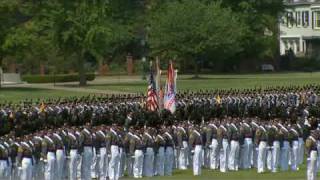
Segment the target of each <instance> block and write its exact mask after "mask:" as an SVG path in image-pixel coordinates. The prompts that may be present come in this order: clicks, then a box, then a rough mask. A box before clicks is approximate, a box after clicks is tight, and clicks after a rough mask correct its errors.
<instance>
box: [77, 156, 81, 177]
mask: <svg viewBox="0 0 320 180" xmlns="http://www.w3.org/2000/svg"><path fill="white" fill-rule="evenodd" d="M81 168H82V156H81V155H80V154H78V155H77V178H78V179H81Z"/></svg>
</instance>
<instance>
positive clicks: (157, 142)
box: [155, 134, 166, 176]
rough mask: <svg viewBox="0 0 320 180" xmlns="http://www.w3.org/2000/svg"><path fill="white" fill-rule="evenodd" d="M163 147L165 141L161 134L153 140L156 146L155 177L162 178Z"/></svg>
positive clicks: (163, 164)
mask: <svg viewBox="0 0 320 180" xmlns="http://www.w3.org/2000/svg"><path fill="white" fill-rule="evenodd" d="M165 145H166V141H165V139H164V138H163V137H162V135H161V134H158V135H157V136H156V138H155V146H156V151H157V153H156V173H155V174H156V175H159V176H164V166H165Z"/></svg>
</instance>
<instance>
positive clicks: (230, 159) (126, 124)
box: [0, 85, 320, 180]
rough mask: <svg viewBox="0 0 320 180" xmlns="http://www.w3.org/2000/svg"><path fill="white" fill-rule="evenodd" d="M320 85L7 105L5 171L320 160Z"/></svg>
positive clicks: (83, 172) (278, 166) (111, 174)
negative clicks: (160, 102)
mask: <svg viewBox="0 0 320 180" xmlns="http://www.w3.org/2000/svg"><path fill="white" fill-rule="evenodd" d="M319 89H320V88H319V87H318V86H316V85H308V86H303V87H276V88H266V89H259V88H258V89H247V90H217V91H199V92H181V93H179V94H177V96H176V97H177V101H176V111H175V113H173V114H172V113H171V112H170V111H167V110H161V111H160V112H150V111H148V110H147V109H146V104H145V98H146V97H144V96H143V95H140V94H136V95H117V96H116V95H112V96H106V95H103V96H88V97H82V98H59V99H50V100H46V101H43V102H40V101H27V100H26V101H24V102H22V103H20V104H18V105H17V104H12V103H5V104H2V105H0V135H1V137H0V179H14V180H15V179H22V180H30V179H35V180H36V179H48V180H51V179H52V180H56V179H85V180H86V179H112V180H113V179H119V178H121V177H123V176H124V175H126V176H128V177H134V178H141V177H152V176H171V175H172V173H173V170H174V169H180V170H186V169H192V170H193V174H194V175H196V176H197V175H201V170H202V169H203V168H206V169H212V170H219V171H220V172H222V173H225V172H228V171H238V170H242V169H251V168H256V170H257V173H264V172H268V171H269V172H273V173H276V172H278V171H288V170H291V171H298V170H299V168H300V167H301V165H302V164H303V163H304V156H305V154H307V157H308V158H307V169H308V170H307V177H308V179H310V180H314V179H316V174H317V172H318V169H319V168H320V156H319V152H320V131H319V130H318V128H319V127H318V124H320V121H319V117H320V113H319V100H318V95H317V94H319Z"/></svg>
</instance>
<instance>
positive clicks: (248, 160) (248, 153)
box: [242, 138, 252, 169]
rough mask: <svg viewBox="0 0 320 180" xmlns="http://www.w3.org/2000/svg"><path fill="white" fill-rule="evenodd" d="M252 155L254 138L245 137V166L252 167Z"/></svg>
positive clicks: (246, 167)
mask: <svg viewBox="0 0 320 180" xmlns="http://www.w3.org/2000/svg"><path fill="white" fill-rule="evenodd" d="M251 157H252V138H245V139H244V146H243V157H242V159H243V168H244V169H249V168H251Z"/></svg>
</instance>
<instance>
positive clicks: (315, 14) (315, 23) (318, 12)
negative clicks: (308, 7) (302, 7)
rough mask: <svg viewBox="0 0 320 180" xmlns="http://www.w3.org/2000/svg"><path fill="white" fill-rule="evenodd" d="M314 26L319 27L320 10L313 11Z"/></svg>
mask: <svg viewBox="0 0 320 180" xmlns="http://www.w3.org/2000/svg"><path fill="white" fill-rule="evenodd" d="M314 21H315V22H314V28H315V29H320V11H316V12H314Z"/></svg>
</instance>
